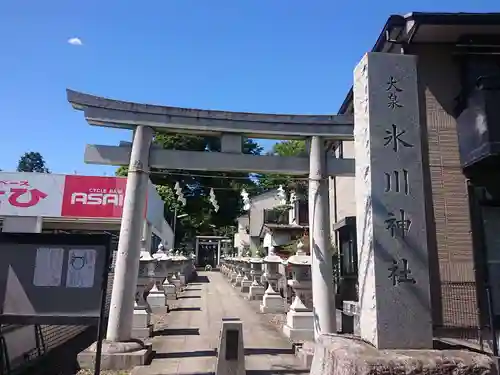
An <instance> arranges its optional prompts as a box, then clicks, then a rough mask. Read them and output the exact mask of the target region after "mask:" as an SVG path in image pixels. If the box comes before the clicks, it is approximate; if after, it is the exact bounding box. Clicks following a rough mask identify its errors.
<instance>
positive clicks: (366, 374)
mask: <svg viewBox="0 0 500 375" xmlns="http://www.w3.org/2000/svg"><path fill="white" fill-rule="evenodd" d="M310 373H311V374H314V375H376V374H456V375H474V374H483V375H494V374H496V373H497V372H496V368H495V364H494V360H493V359H492V358H490V357H489V356H486V355H484V354H479V353H474V352H470V351H462V350H377V349H376V348H374V347H373V346H372V345H370V344H369V343H367V342H366V341H362V340H360V339H358V338H353V337H348V336H346V335H335V334H331V335H321V336H320V337H319V338H318V341H317V342H316V345H315V348H314V357H313V361H312V364H311V371H310Z"/></svg>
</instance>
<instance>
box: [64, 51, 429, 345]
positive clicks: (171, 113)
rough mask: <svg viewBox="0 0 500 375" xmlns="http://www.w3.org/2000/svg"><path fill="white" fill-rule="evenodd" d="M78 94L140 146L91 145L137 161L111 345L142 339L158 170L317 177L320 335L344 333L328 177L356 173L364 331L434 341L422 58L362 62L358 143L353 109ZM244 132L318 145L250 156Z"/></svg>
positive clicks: (314, 220)
mask: <svg viewBox="0 0 500 375" xmlns="http://www.w3.org/2000/svg"><path fill="white" fill-rule="evenodd" d="M67 94H68V101H69V102H70V103H71V104H72V105H73V107H74V108H76V109H78V110H82V111H84V114H85V118H86V120H87V122H88V123H89V124H91V125H97V126H107V127H115V128H124V129H130V130H133V131H134V136H133V141H132V144H130V143H128V142H125V143H122V144H121V145H119V146H101V145H88V146H87V148H86V151H85V162H87V163H93V164H105V165H116V166H124V165H128V166H129V171H128V182H127V191H126V199H125V204H124V208H123V216H122V224H121V231H120V239H119V245H118V252H117V259H116V266H115V276H114V284H113V291H112V297H111V307H110V315H109V323H108V330H107V340H109V341H111V342H112V343H114V344H113V345H114V346H113V347H112V348H111V349H112V350H114V351H116V350H117V349H118V346H119V345H117V344H119V343H121V342H126V341H129V340H130V338H131V331H132V317H133V306H134V291H135V288H136V279H137V274H138V268H139V255H140V240H141V230H142V223H141V221H142V214H141V213H142V212H144V209H145V204H146V192H147V181H148V173H149V168H151V167H154V168H160V169H183V170H209V171H238V172H260V173H272V172H277V173H283V174H292V175H297V174H306V173H309V219H310V221H311V223H310V228H311V230H310V236H309V237H310V248H311V249H312V252H311V255H312V266H311V276H312V285H313V302H314V315H315V319H314V333H315V337H316V338H317V337H318V336H319V335H320V334H321V333H334V332H335V331H336V329H335V306H333V300H334V298H333V288H332V287H333V285H332V264H331V257H330V256H329V253H328V247H329V240H328V233H329V217H328V209H329V204H328V200H329V198H328V186H327V184H328V180H327V177H328V176H355V177H356V179H355V185H356V220H357V223H358V225H357V250H358V253H359V267H358V269H359V274H358V284H359V305H358V307H359V311H358V314H359V319H360V323H359V326H360V327H361V328H360V332H361V333H360V334H361V337H362V338H364V339H366V340H368V341H370V342H371V343H372V344H373V345H375V346H376V347H377V348H382V349H391V348H406V349H419V348H427V347H432V317H431V300H430V281H429V261H428V249H427V242H426V240H425V239H426V238H427V215H426V208H425V205H424V204H423V202H424V201H425V200H424V191H425V188H424V183H423V181H424V174H423V167H422V166H423V158H422V136H421V133H422V130H421V122H420V116H421V114H420V106H419V90H418V80H417V60H416V57H415V56H410V55H398V54H388V53H369V54H367V55H366V56H365V57H364V58H363V59H362V60H361V62H360V63H359V64H358V66H357V68H356V70H355V74H354V100H353V102H354V115H355V116H354V117H355V119H356V120H355V122H356V137H355V139H354V136H353V129H354V119H353V117H351V116H344V115H341V116H338V115H337V116H335V115H334V116H326V115H323V116H314V115H313V116H305V115H274V114H256V113H241V112H222V111H208V110H198V109H186V108H176V107H164V106H155V105H145V104H138V103H129V102H123V101H116V100H110V99H105V98H102V97H96V96H92V95H88V94H83V93H79V92H75V91H71V90H68V92H67ZM155 131H158V132H173V133H186V134H195V135H211V136H218V137H220V138H221V152H192V151H177V150H164V149H160V148H155V147H154V146H153V147H152V146H151V144H152V140H153V134H154V132H155ZM243 137H252V138H269V139H280V140H281V139H303V140H306V141H308V143H309V153H310V154H309V157H281V156H269V155H259V156H257V155H245V154H242V139H243ZM327 140H354V148H355V157H356V172H357V173H356V174H355V173H354V171H355V163H354V159H337V158H334V157H332V156H328V155H327V154H326V150H325V141H327ZM400 171H401V173H399V172H400ZM399 176H403V177H401V178H400V177H399ZM401 184H403V185H404V188H403V189H400V186H401ZM409 186H411V188H409ZM409 267H411V270H410V268H409ZM388 270H389V271H390V273H389V271H388ZM409 275H410V276H409ZM400 284H401V285H400ZM408 330H409V331H411V332H412V334H411V335H408ZM123 350H128V351H130V350H131V347H130V343H128V344H124V345H123Z"/></svg>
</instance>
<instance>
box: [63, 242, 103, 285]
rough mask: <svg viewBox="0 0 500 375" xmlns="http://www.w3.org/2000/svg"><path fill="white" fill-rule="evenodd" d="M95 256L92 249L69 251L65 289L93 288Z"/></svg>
mask: <svg viewBox="0 0 500 375" xmlns="http://www.w3.org/2000/svg"><path fill="white" fill-rule="evenodd" d="M96 255H97V254H96V252H95V250H93V249H72V250H70V251H69V254H68V273H67V276H66V287H68V288H92V286H94V275H95V262H96Z"/></svg>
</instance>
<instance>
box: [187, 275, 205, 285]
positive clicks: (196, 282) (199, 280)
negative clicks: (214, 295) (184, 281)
mask: <svg viewBox="0 0 500 375" xmlns="http://www.w3.org/2000/svg"><path fill="white" fill-rule="evenodd" d="M209 282H210V279H209V278H208V277H207V276H198V277H196V280H194V282H193V283H189V285H200V284H207V283H209Z"/></svg>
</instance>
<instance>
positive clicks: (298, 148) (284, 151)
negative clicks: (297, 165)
mask: <svg viewBox="0 0 500 375" xmlns="http://www.w3.org/2000/svg"><path fill="white" fill-rule="evenodd" d="M268 155H276V156H307V150H306V144H305V142H304V141H300V140H291V141H281V142H278V143H276V144H275V145H274V146H273V148H272V150H271V151H270V152H268ZM305 178H307V176H294V177H291V176H287V175H283V174H274V173H272V174H261V175H259V176H258V181H259V186H260V187H261V188H262V189H263V190H264V191H267V190H271V189H276V188H277V187H278V186H279V185H283V187H284V188H288V189H292V190H295V191H296V192H297V193H298V194H305V192H306V191H307V180H306V179H305Z"/></svg>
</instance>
